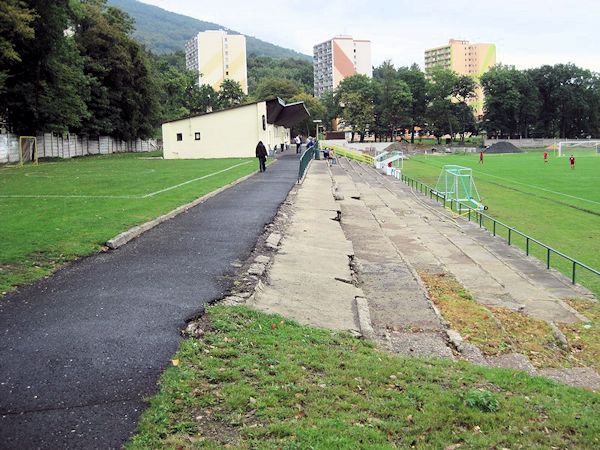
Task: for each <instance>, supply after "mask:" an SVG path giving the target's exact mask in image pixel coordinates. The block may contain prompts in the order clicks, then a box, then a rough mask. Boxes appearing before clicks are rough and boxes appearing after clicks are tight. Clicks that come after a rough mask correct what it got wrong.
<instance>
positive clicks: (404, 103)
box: [373, 61, 413, 140]
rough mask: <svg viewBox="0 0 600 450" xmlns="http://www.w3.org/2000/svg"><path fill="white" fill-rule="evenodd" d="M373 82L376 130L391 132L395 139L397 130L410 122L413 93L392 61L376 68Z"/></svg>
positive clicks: (390, 134) (392, 137)
mask: <svg viewBox="0 0 600 450" xmlns="http://www.w3.org/2000/svg"><path fill="white" fill-rule="evenodd" d="M373 82H374V83H373V84H374V86H375V118H374V121H375V126H376V131H377V132H379V133H381V132H385V133H386V134H389V136H390V138H391V139H392V140H393V139H394V135H395V133H396V130H397V129H398V128H404V127H405V126H407V125H408V124H409V123H410V113H411V109H412V102H413V98H412V93H411V92H410V88H409V87H408V85H407V84H406V83H405V82H404V81H401V80H399V79H398V72H397V71H396V69H395V68H394V66H393V64H392V63H391V62H390V61H385V62H384V63H383V64H382V65H381V66H379V67H378V68H376V69H375V71H374V73H373Z"/></svg>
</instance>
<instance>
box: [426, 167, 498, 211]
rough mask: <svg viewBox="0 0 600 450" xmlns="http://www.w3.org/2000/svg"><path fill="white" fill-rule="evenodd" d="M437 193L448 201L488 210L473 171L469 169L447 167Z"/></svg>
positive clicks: (441, 175)
mask: <svg viewBox="0 0 600 450" xmlns="http://www.w3.org/2000/svg"><path fill="white" fill-rule="evenodd" d="M435 191H436V192H437V193H438V194H439V195H443V196H444V198H445V199H446V201H450V200H454V201H455V202H460V203H464V204H466V205H467V206H470V207H471V208H475V209H479V210H482V209H487V208H486V207H485V206H484V205H483V204H482V203H481V197H480V196H479V192H478V191H477V187H476V186H475V181H474V180H473V171H472V169H470V168H468V167H463V166H455V165H445V166H444V167H443V168H442V172H441V173H440V176H439V178H438V181H437V184H436V185H435Z"/></svg>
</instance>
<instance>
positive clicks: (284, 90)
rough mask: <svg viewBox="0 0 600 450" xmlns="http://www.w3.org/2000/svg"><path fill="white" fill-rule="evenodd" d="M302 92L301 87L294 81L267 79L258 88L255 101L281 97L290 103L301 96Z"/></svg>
mask: <svg viewBox="0 0 600 450" xmlns="http://www.w3.org/2000/svg"><path fill="white" fill-rule="evenodd" d="M300 92H302V89H301V88H300V85H299V84H298V83H297V82H295V81H293V80H286V79H282V78H267V79H264V80H262V81H261V82H260V83H259V85H258V86H257V88H256V92H255V94H254V99H255V100H256V101H261V100H266V99H269V98H273V97H280V98H281V99H283V100H285V101H289V100H290V99H291V98H292V97H294V96H296V95H298V94H300Z"/></svg>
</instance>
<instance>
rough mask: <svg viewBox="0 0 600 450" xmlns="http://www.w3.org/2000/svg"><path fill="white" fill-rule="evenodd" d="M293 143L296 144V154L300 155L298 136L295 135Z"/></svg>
mask: <svg viewBox="0 0 600 450" xmlns="http://www.w3.org/2000/svg"><path fill="white" fill-rule="evenodd" d="M294 143H295V144H296V153H300V146H301V145H302V139H300V135H299V134H297V135H296V137H295V138H294Z"/></svg>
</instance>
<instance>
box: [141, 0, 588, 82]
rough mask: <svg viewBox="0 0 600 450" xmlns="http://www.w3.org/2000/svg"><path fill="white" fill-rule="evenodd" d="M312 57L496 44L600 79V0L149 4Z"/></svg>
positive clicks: (201, 0)
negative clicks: (329, 46)
mask: <svg viewBox="0 0 600 450" xmlns="http://www.w3.org/2000/svg"><path fill="white" fill-rule="evenodd" d="M143 2H144V3H149V4H152V5H156V6H159V7H161V8H163V9H166V10H169V11H173V12H176V13H179V14H184V15H186V16H190V17H194V18H196V19H200V20H205V21H208V22H215V23H218V24H220V25H223V26H225V27H227V28H230V29H233V30H236V31H239V32H241V33H244V34H246V35H250V36H255V37H257V38H259V39H262V40H265V41H268V42H271V43H273V44H277V45H280V46H282V47H287V48H291V49H294V50H297V51H299V52H302V53H305V54H308V55H312V47H313V45H314V44H317V43H320V42H323V41H326V40H328V39H331V38H332V37H334V36H336V35H339V34H344V35H351V36H353V37H354V38H355V39H368V40H370V41H371V48H372V55H373V65H374V66H377V65H379V64H381V62H383V61H385V60H387V59H389V60H391V61H392V62H393V63H394V64H395V65H396V66H402V65H410V64H412V63H413V62H416V63H418V64H419V65H420V66H421V67H422V66H423V51H424V50H425V49H426V48H430V47H436V46H440V45H443V44H445V43H447V42H448V39H449V38H457V39H467V40H470V41H471V42H492V43H495V44H496V48H497V61H498V62H501V63H503V64H511V65H515V66H516V67H517V68H520V69H523V68H529V67H537V66H540V65H542V64H556V63H567V62H572V63H574V64H577V65H578V66H580V67H585V68H588V69H591V70H594V71H597V72H600V21H599V19H600V0H596V1H593V0H571V1H564V0H501V1H500V0H490V1H486V0H479V1H478V2H476V1H473V0H471V1H469V0H449V1H443V0H438V1H433V0H411V1H407V0H396V1H392V0H371V1H366V0H327V1H322V0H319V1H316V0H302V1H299V0H288V1H286V0H277V1H276V0H254V1H250V0H221V1H217V2H215V1H214V0H213V1H206V0H197V1H190V0H143Z"/></svg>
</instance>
